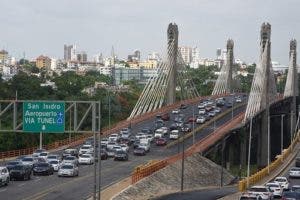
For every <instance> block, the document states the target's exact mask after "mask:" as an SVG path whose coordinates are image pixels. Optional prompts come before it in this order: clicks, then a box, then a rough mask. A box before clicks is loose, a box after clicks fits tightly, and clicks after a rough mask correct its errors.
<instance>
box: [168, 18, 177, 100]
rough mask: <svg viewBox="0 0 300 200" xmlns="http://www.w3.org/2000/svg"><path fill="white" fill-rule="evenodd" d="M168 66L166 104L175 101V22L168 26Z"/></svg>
mask: <svg viewBox="0 0 300 200" xmlns="http://www.w3.org/2000/svg"><path fill="white" fill-rule="evenodd" d="M167 34H168V52H167V54H168V61H167V63H168V67H170V74H169V76H170V78H169V82H168V83H167V91H166V92H167V93H166V104H167V105H170V104H173V103H175V100H176V93H175V92H176V90H175V89H176V79H177V54H178V27H177V25H176V24H175V23H170V24H169V26H168V31H167Z"/></svg>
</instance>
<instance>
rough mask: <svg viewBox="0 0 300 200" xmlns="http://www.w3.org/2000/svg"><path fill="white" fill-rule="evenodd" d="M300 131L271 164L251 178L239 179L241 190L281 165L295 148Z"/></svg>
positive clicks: (299, 139)
mask: <svg viewBox="0 0 300 200" xmlns="http://www.w3.org/2000/svg"><path fill="white" fill-rule="evenodd" d="M299 133H300V131H299V132H298V133H297V136H296V137H295V139H294V140H293V142H292V143H291V145H290V146H289V147H288V148H287V149H286V150H285V151H283V152H282V153H281V154H280V155H279V156H277V158H276V160H274V161H273V162H272V163H270V165H269V166H266V167H264V168H263V169H261V170H259V171H258V172H256V173H255V174H253V175H251V176H250V177H249V178H244V179H242V180H241V181H239V184H238V189H239V191H241V192H242V191H245V190H246V189H247V188H248V187H250V186H252V185H254V184H256V183H258V182H259V181H261V180H262V179H263V178H265V177H267V176H268V175H269V174H270V173H272V172H273V171H274V170H275V169H276V168H278V167H279V166H281V165H282V164H283V163H284V161H285V160H286V158H287V157H288V156H289V155H290V154H291V153H292V150H293V149H294V147H295V145H296V143H297V142H299V141H300V135H299Z"/></svg>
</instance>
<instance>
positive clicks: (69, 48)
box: [64, 44, 77, 61]
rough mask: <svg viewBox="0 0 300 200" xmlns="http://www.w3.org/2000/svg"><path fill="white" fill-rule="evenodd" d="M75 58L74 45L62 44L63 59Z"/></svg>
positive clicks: (70, 59)
mask: <svg viewBox="0 0 300 200" xmlns="http://www.w3.org/2000/svg"><path fill="white" fill-rule="evenodd" d="M76 59H77V55H76V45H66V44H65V45H64V60H65V61H75V60H76Z"/></svg>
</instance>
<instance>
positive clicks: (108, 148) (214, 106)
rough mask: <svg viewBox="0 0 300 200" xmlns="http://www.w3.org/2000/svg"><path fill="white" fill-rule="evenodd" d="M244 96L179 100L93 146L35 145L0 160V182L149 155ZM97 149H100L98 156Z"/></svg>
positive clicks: (90, 142)
mask: <svg viewBox="0 0 300 200" xmlns="http://www.w3.org/2000/svg"><path fill="white" fill-rule="evenodd" d="M244 100H245V97H243V96H239V95H236V96H234V95H232V96H230V97H226V98H218V99H206V100H202V101H201V102H199V103H198V104H197V105H184V104H182V105H181V106H180V107H179V108H178V109H174V110H172V111H171V112H169V113H160V114H158V115H157V116H155V118H154V119H153V122H152V125H151V126H143V127H139V128H135V130H134V131H133V129H132V128H131V127H127V128H123V129H122V130H120V132H118V133H113V134H111V135H109V136H107V137H105V138H102V139H101V141H100V142H98V141H97V142H96V149H95V148H94V140H93V138H88V139H87V140H86V141H85V143H84V144H83V145H81V146H78V147H76V148H69V149H64V150H63V151H57V152H51V153H50V152H48V151H47V150H45V149H37V150H36V151H35V152H34V153H33V154H32V155H24V156H20V157H18V158H16V159H14V160H10V161H7V162H2V163H1V164H2V166H1V167H0V172H1V173H0V184H1V185H10V182H11V181H12V182H16V181H20V180H22V181H32V179H33V177H39V176H43V177H47V176H57V177H58V178H64V177H75V178H76V177H78V176H80V174H81V170H82V169H83V168H84V167H85V169H86V168H90V169H89V170H90V171H92V167H89V166H90V165H92V164H94V163H95V162H98V161H99V159H101V160H102V162H107V161H108V160H111V161H113V162H116V163H118V162H132V161H133V160H135V159H138V158H142V157H143V156H148V155H151V152H159V151H162V148H163V147H164V146H165V145H167V144H168V143H170V142H171V141H175V140H178V139H179V138H180V137H182V136H183V135H184V134H186V133H188V132H191V131H192V130H193V129H194V128H197V127H198V126H199V125H201V124H204V123H206V122H207V121H209V120H213V119H214V117H216V116H217V115H219V114H220V113H222V112H224V111H225V110H226V109H232V108H233V106H234V105H235V104H238V103H241V102H243V101H244ZM187 110H189V112H187ZM203 110H204V111H203ZM190 111H192V113H191V112H190ZM98 152H100V154H99V155H100V156H99V158H98V157H97V155H98ZM111 161H110V162H111Z"/></svg>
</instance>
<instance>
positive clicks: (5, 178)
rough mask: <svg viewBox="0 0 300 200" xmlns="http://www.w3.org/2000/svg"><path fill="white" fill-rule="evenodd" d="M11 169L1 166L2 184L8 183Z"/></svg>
mask: <svg viewBox="0 0 300 200" xmlns="http://www.w3.org/2000/svg"><path fill="white" fill-rule="evenodd" d="M9 179H10V178H9V171H8V169H7V168H6V167H0V185H8V183H9Z"/></svg>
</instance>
